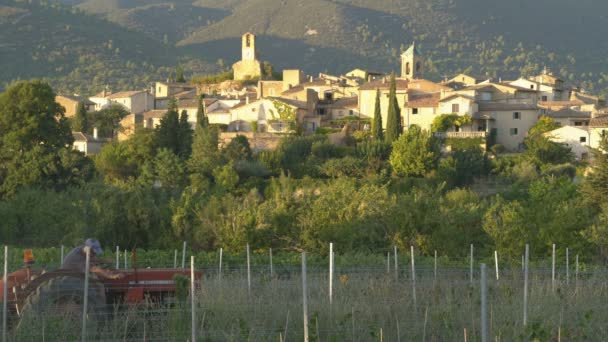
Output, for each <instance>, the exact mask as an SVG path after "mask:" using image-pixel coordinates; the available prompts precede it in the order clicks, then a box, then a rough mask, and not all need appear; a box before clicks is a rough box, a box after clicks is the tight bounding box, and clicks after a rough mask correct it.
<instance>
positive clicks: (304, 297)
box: [302, 252, 308, 342]
mask: <svg viewBox="0 0 608 342" xmlns="http://www.w3.org/2000/svg"><path fill="white" fill-rule="evenodd" d="M302 311H303V312H302V313H303V315H302V316H303V319H304V342H308V293H307V289H306V252H302Z"/></svg>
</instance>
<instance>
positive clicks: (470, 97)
mask: <svg viewBox="0 0 608 342" xmlns="http://www.w3.org/2000/svg"><path fill="white" fill-rule="evenodd" d="M456 97H462V98H465V99H468V100H471V101H475V98H474V97H473V96H469V95H464V94H452V95H450V96H447V97H444V98H442V99H441V100H439V102H443V101H449V100H451V99H453V98H456Z"/></svg>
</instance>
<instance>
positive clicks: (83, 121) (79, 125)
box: [72, 102, 89, 133]
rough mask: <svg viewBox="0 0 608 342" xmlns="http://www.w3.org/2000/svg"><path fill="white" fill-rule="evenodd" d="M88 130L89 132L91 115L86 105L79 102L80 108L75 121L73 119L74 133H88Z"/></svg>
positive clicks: (77, 110)
mask: <svg viewBox="0 0 608 342" xmlns="http://www.w3.org/2000/svg"><path fill="white" fill-rule="evenodd" d="M88 130H89V115H88V113H87V110H86V108H85V106H84V103H83V102H79V103H78V108H77V109H76V115H74V119H72V131H74V132H84V133H86V132H87V131H88Z"/></svg>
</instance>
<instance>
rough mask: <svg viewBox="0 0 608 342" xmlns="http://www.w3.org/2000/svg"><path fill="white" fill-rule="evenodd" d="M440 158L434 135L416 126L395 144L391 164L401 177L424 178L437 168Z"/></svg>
mask: <svg viewBox="0 0 608 342" xmlns="http://www.w3.org/2000/svg"><path fill="white" fill-rule="evenodd" d="M439 157H440V151H439V144H438V143H437V141H436V140H435V138H434V137H433V135H432V134H431V133H430V132H428V131H426V130H421V129H420V127H418V126H415V125H414V126H411V127H410V128H409V129H408V130H407V132H406V133H405V134H403V135H402V136H401V137H400V138H399V139H398V140H397V141H395V142H394V143H393V151H392V152H391V157H390V163H391V166H392V167H393V171H394V172H395V174H397V175H399V176H408V177H423V176H424V175H426V174H427V173H428V172H429V171H431V170H433V169H435V168H436V166H437V162H438V161H439Z"/></svg>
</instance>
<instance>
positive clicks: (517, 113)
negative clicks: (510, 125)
mask: <svg viewBox="0 0 608 342" xmlns="http://www.w3.org/2000/svg"><path fill="white" fill-rule="evenodd" d="M513 120H521V113H520V112H513Z"/></svg>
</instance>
